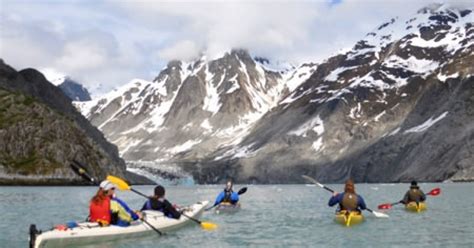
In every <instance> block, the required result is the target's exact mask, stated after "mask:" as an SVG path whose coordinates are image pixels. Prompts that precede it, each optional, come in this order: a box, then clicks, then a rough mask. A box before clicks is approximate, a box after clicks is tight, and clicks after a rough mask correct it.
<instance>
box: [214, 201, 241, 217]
mask: <svg viewBox="0 0 474 248" xmlns="http://www.w3.org/2000/svg"><path fill="white" fill-rule="evenodd" d="M240 207H241V205H240V203H236V204H232V203H227V202H223V203H221V204H219V205H218V206H217V207H216V209H215V212H216V214H219V213H235V212H237V211H239V210H240Z"/></svg>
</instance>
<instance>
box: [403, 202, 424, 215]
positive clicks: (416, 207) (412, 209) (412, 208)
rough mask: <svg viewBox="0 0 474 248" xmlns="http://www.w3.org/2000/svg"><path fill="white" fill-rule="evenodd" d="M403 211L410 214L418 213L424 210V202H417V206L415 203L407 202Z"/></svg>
mask: <svg viewBox="0 0 474 248" xmlns="http://www.w3.org/2000/svg"><path fill="white" fill-rule="evenodd" d="M405 209H406V210H407V211H410V212H415V213H419V212H422V211H425V210H426V204H425V203H424V202H419V203H418V204H416V202H409V203H408V204H407V205H405Z"/></svg>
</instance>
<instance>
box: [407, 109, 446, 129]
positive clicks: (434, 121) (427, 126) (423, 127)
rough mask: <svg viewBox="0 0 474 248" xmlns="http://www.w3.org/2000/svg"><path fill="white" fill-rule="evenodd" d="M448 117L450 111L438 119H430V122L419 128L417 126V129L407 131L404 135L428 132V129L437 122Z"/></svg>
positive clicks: (427, 121)
mask: <svg viewBox="0 0 474 248" xmlns="http://www.w3.org/2000/svg"><path fill="white" fill-rule="evenodd" d="M447 115H448V111H446V112H444V113H442V114H441V115H440V116H438V117H436V118H435V119H433V116H432V117H430V118H429V119H428V120H426V121H425V122H423V123H422V124H420V125H418V126H415V127H412V128H410V129H408V130H406V131H405V132H403V133H421V132H424V131H426V130H427V129H428V128H430V127H431V126H433V125H434V124H435V123H436V122H438V121H440V120H442V119H444V117H446V116H447Z"/></svg>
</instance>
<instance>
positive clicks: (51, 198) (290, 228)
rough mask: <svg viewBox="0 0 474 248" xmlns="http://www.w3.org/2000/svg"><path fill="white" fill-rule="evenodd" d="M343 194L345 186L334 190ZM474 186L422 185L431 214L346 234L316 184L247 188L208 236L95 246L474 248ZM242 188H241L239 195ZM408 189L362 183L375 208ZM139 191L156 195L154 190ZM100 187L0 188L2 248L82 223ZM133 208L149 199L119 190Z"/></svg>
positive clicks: (190, 197) (182, 233)
mask: <svg viewBox="0 0 474 248" xmlns="http://www.w3.org/2000/svg"><path fill="white" fill-rule="evenodd" d="M329 186H330V187H331V188H334V189H335V190H337V191H341V190H342V185H329ZM473 186H474V184H473V183H462V184H461V183H460V184H453V183H451V184H421V188H422V189H423V190H425V192H428V191H429V190H430V189H432V188H435V187H441V189H442V193H441V195H439V196H436V197H429V199H428V201H427V205H428V211H426V212H424V213H421V214H414V213H408V212H406V211H404V210H403V208H402V207H401V206H398V207H395V208H394V209H392V210H390V211H388V212H387V213H388V214H389V215H390V218H389V219H378V218H375V217H374V216H373V215H371V214H370V213H369V212H365V216H366V221H365V222H364V223H362V224H361V225H358V226H354V227H351V228H346V227H343V226H341V225H338V224H336V223H335V222H334V221H333V214H334V208H329V207H327V201H328V199H329V197H330V193H328V192H327V191H324V190H323V189H321V188H318V187H314V186H311V185H248V191H247V193H245V194H244V195H242V196H241V203H242V209H241V210H240V211H239V212H237V213H234V214H216V213H214V212H212V211H210V212H205V213H204V215H203V217H202V218H201V219H202V220H206V221H211V222H213V223H216V224H218V225H219V228H218V229H217V230H214V231H204V230H203V229H201V228H200V227H199V226H197V225H194V224H193V225H190V226H188V227H186V228H183V229H180V230H178V231H176V232H173V233H170V234H169V235H167V236H165V237H159V236H158V235H156V236H155V235H150V236H148V237H145V238H140V239H133V240H120V241H115V242H112V243H101V244H97V245H94V246H88V247H349V246H350V247H387V246H388V247H474V238H473V234H474V197H473V196H474V188H473ZM222 187H223V186H169V187H167V192H166V194H167V198H168V199H169V200H170V201H171V202H173V203H177V204H180V205H187V204H192V203H194V202H197V201H200V200H211V201H213V200H214V198H215V196H216V195H217V194H218V193H219V191H220V190H221V189H222ZM241 187H242V185H237V186H235V190H238V189H239V188H241ZM407 188H408V185H406V184H405V185H400V184H395V185H394V184H387V185H384V184H358V185H356V190H357V191H358V193H359V194H361V195H362V196H363V197H364V198H365V201H366V203H367V205H368V207H370V208H372V209H374V210H376V208H377V205H378V204H381V203H385V202H392V201H397V200H399V199H400V198H401V197H402V196H403V194H404V192H405V191H406V189H407ZM135 189H137V190H139V191H142V192H144V193H147V194H151V192H152V190H153V187H152V186H142V187H140V186H137V187H135ZM95 191H96V188H95V187H0V212H1V217H0V247H27V246H28V228H29V225H30V224H31V223H34V224H36V225H37V226H38V228H39V229H43V230H47V229H50V228H51V227H52V226H54V225H55V224H64V223H66V222H68V221H73V220H74V221H82V220H84V219H85V218H86V216H87V215H88V201H89V199H90V198H91V197H92V196H93V194H94V193H95ZM117 195H118V197H119V198H121V199H123V200H125V201H126V202H127V203H128V204H129V205H130V206H131V207H132V208H134V209H139V208H140V207H141V206H142V204H143V202H144V199H142V198H141V197H140V196H138V195H135V194H133V193H132V192H118V193H117Z"/></svg>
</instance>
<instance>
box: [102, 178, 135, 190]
mask: <svg viewBox="0 0 474 248" xmlns="http://www.w3.org/2000/svg"><path fill="white" fill-rule="evenodd" d="M107 180H108V181H109V182H111V183H113V184H115V185H117V187H118V189H120V190H130V185H128V183H127V182H125V181H124V180H123V179H122V178H118V177H114V176H111V175H108V176H107Z"/></svg>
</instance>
